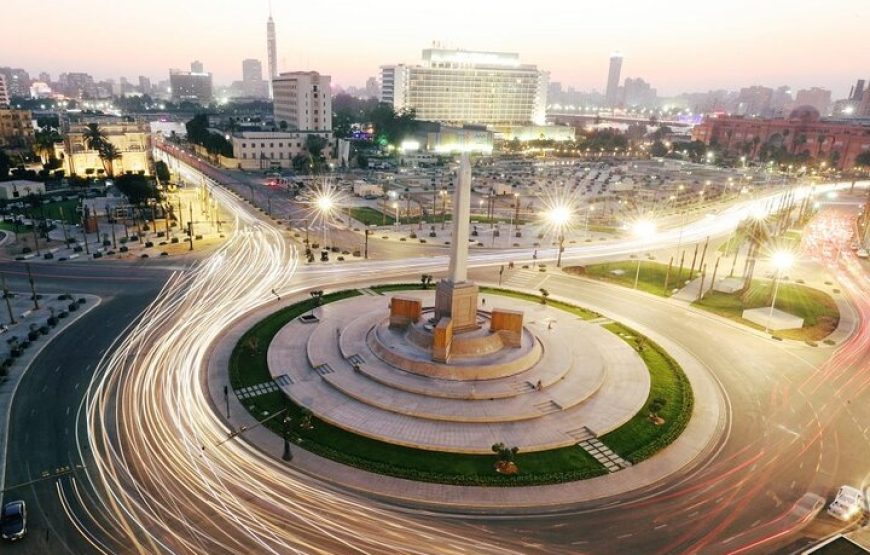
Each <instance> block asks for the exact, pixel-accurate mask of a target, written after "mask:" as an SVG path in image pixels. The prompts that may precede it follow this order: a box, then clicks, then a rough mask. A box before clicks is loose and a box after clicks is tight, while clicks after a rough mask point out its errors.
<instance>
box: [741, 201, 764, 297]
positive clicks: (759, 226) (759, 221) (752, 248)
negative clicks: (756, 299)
mask: <svg viewBox="0 0 870 555" xmlns="http://www.w3.org/2000/svg"><path fill="white" fill-rule="evenodd" d="M744 232H745V234H746V237H747V239H748V240H749V251H748V252H747V253H746V264H745V265H744V268H743V275H744V278H743V280H744V281H743V287H742V288H741V291H746V290H748V289H749V287H750V286H751V285H752V277H753V275H754V274H755V262H756V260H757V259H758V251H759V250H761V247H762V245H765V244H767V242H768V241H769V240H770V231H769V230H768V229H767V220H766V219H764V218H751V219H750V220H749V222H748V223H747V224H746V226H745V227H744Z"/></svg>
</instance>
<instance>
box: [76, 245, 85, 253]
mask: <svg viewBox="0 0 870 555" xmlns="http://www.w3.org/2000/svg"><path fill="white" fill-rule="evenodd" d="M84 250H85V249H83V248H82V247H81V246H80V245H76V246H74V247H73V252H83V251H84Z"/></svg>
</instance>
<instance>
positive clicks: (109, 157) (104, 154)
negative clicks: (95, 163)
mask: <svg viewBox="0 0 870 555" xmlns="http://www.w3.org/2000/svg"><path fill="white" fill-rule="evenodd" d="M99 150H100V160H102V162H103V167H104V168H106V174H108V176H109V177H114V176H115V160H120V159H121V152H120V151H118V148H117V147H116V146H115V145H113V144H112V143H110V142H108V141H106V142H105V143H103V144H102V145H100V149H99Z"/></svg>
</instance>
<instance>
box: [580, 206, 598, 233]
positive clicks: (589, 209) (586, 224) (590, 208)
mask: <svg viewBox="0 0 870 555" xmlns="http://www.w3.org/2000/svg"><path fill="white" fill-rule="evenodd" d="M593 210H595V205H593V204H590V205H589V206H588V207H587V208H586V217H585V218H583V238H584V239H589V213H590V212H592V211H593Z"/></svg>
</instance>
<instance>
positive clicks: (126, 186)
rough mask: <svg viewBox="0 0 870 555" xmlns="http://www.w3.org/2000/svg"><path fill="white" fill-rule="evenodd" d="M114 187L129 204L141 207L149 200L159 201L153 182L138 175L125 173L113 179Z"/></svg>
mask: <svg viewBox="0 0 870 555" xmlns="http://www.w3.org/2000/svg"><path fill="white" fill-rule="evenodd" d="M115 186H116V187H117V188H118V190H120V191H121V193H123V195H124V196H125V197H127V200H129V201H130V204H136V205H141V204H145V203H146V202H148V200H150V199H155V200H157V199H159V198H160V197H159V195H158V193H157V187H155V186H154V182H153V181H151V180H150V179H149V178H147V177H145V176H144V175H139V174H138V173H126V174H124V175H121V176H119V177H118V178H117V179H115Z"/></svg>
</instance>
